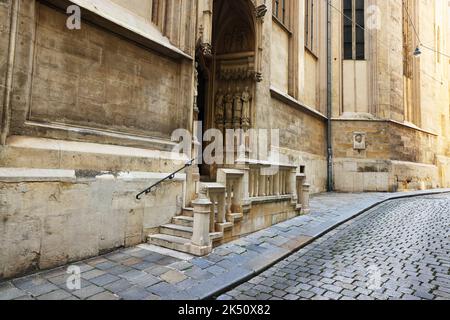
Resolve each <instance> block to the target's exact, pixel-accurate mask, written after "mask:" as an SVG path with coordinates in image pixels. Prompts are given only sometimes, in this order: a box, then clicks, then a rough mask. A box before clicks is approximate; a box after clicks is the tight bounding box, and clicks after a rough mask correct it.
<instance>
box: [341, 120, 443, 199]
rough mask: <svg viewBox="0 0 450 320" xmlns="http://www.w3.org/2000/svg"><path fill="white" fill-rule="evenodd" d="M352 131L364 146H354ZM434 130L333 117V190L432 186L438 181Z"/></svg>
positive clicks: (346, 190) (391, 190)
mask: <svg viewBox="0 0 450 320" xmlns="http://www.w3.org/2000/svg"><path fill="white" fill-rule="evenodd" d="M355 133H364V134H365V135H366V149H364V150H356V149H354V144H353V137H354V134H355ZM437 139H438V136H436V135H435V134H433V133H430V132H426V131H423V130H420V129H418V128H414V127H410V126H406V125H402V124H399V123H397V122H392V121H379V120H374V121H345V120H342V121H339V120H336V121H333V144H334V146H333V148H334V149H333V151H334V181H335V188H336V191H344V192H362V191H380V192H381V191H383V192H394V191H398V190H404V189H413V190H417V189H422V188H427V189H429V188H435V187H438V186H440V185H441V183H440V182H439V181H440V179H439V170H438V166H437V162H436V155H437V151H438V150H437Z"/></svg>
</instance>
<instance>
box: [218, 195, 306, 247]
mask: <svg viewBox="0 0 450 320" xmlns="http://www.w3.org/2000/svg"><path fill="white" fill-rule="evenodd" d="M297 215H298V212H297V211H295V209H294V208H293V206H292V203H291V200H290V199H289V200H278V201H272V202H259V203H253V204H252V207H251V209H250V212H248V213H245V214H244V218H243V220H242V221H240V222H238V223H236V224H235V226H234V227H233V229H231V230H226V231H225V233H224V238H223V239H222V240H221V243H227V242H230V241H232V240H235V239H238V238H239V237H242V236H245V235H248V234H250V233H253V232H256V231H259V230H263V229H266V228H269V227H271V226H273V225H276V224H278V223H281V222H283V221H286V220H289V219H292V218H295V217H296V216H297Z"/></svg>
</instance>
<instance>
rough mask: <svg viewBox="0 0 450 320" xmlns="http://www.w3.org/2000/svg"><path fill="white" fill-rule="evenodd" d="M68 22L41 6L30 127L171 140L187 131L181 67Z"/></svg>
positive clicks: (95, 31) (100, 33) (141, 49)
mask: <svg viewBox="0 0 450 320" xmlns="http://www.w3.org/2000/svg"><path fill="white" fill-rule="evenodd" d="M65 21H66V16H65V15H64V14H62V13H59V12H57V11H55V10H53V9H51V8H49V7H47V6H45V5H41V4H38V10H37V24H36V25H37V27H36V28H37V29H36V44H35V58H34V72H33V78H32V90H31V102H30V110H29V120H32V121H38V122H47V123H49V122H50V123H62V124H69V125H74V126H81V127H88V128H94V129H106V130H112V131H117V132H121V133H127V134H139V135H144V136H149V137H158V138H166V139H168V138H170V135H171V134H172V132H173V130H175V129H178V128H185V127H186V126H187V123H188V118H189V112H190V110H188V109H186V110H184V109H183V107H182V106H181V105H180V99H179V97H178V95H177V94H176V92H177V90H178V88H179V86H180V81H181V80H180V77H181V75H180V74H181V73H180V64H179V62H177V61H174V60H171V59H168V58H165V57H162V56H160V55H157V54H155V53H153V52H151V51H149V50H146V49H143V48H140V47H138V46H137V45H134V44H133V43H131V42H126V41H124V40H123V39H121V38H119V37H117V36H115V35H113V34H110V33H108V32H106V31H103V30H102V29H98V28H96V27H94V26H92V25H90V24H88V23H85V24H83V28H82V30H80V31H77V32H73V31H69V30H67V29H66V28H65Z"/></svg>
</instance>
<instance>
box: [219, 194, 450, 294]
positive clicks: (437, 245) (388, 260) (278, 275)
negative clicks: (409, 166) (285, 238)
mask: <svg viewBox="0 0 450 320" xmlns="http://www.w3.org/2000/svg"><path fill="white" fill-rule="evenodd" d="M219 299H220V300H228V299H239V300H251V299H258V300H268V299H283V300H298V299H314V300H321V299H332V300H337V299H358V300H372V299H402V300H403V299H405V300H410V299H427V300H428V299H443V300H448V299H450V195H448V194H447V195H435V196H424V197H419V198H413V199H400V200H393V201H389V202H386V203H384V204H382V205H381V206H378V207H376V208H374V209H372V210H369V211H368V212H366V213H365V214H363V215H361V216H360V217H358V218H356V219H355V220H352V221H349V222H347V223H345V224H343V225H341V226H340V227H338V228H336V229H335V230H333V231H332V232H330V233H328V234H327V235H326V236H324V237H322V238H320V239H318V240H316V241H315V242H314V243H312V244H311V245H309V246H307V247H305V248H303V249H301V250H300V251H299V252H297V253H296V254H294V255H292V256H290V257H289V258H288V259H286V260H284V261H283V262H281V263H279V264H277V265H276V266H274V267H273V268H271V269H269V270H267V271H266V272H264V273H262V274H261V275H259V276H257V277H255V278H253V279H252V280H250V281H248V282H247V283H244V284H242V285H241V286H239V287H237V288H235V289H234V290H231V291H229V292H228V293H226V294H224V295H222V296H220V297H219Z"/></svg>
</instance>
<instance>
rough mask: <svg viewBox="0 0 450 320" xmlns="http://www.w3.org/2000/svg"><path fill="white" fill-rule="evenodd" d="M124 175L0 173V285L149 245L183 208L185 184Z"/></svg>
mask: <svg viewBox="0 0 450 320" xmlns="http://www.w3.org/2000/svg"><path fill="white" fill-rule="evenodd" d="M158 178H161V177H156V176H150V175H144V174H141V175H139V174H138V173H134V174H133V173H125V172H111V173H108V172H97V171H84V170H76V171H74V170H42V169H41V170H39V169H35V170H30V169H12V168H2V169H0V204H1V205H0V215H1V221H0V279H3V278H8V277H13V276H17V275H21V274H24V273H28V272H32V271H37V270H42V269H47V268H52V267H56V266H60V265H63V264H66V263H69V262H72V261H78V260H81V259H85V258H88V257H93V256H97V255H99V254H102V253H104V252H107V251H111V250H113V249H115V248H119V247H123V246H130V245H136V244H139V243H141V242H143V241H145V238H146V236H147V235H148V233H149V232H150V231H152V230H153V228H156V227H158V226H159V225H160V224H164V223H168V222H169V221H170V219H171V218H172V217H173V216H175V215H177V214H179V213H180V212H181V208H182V195H183V180H184V177H180V178H179V180H178V181H174V182H170V183H167V184H164V185H162V186H161V187H160V188H159V189H158V190H157V192H156V193H154V194H150V195H149V196H148V197H146V198H145V199H143V200H142V201H141V202H138V201H136V200H135V195H136V193H137V191H138V190H141V189H144V188H145V187H147V186H148V185H149V184H150V183H153V182H155V181H156V180H157V179H158Z"/></svg>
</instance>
